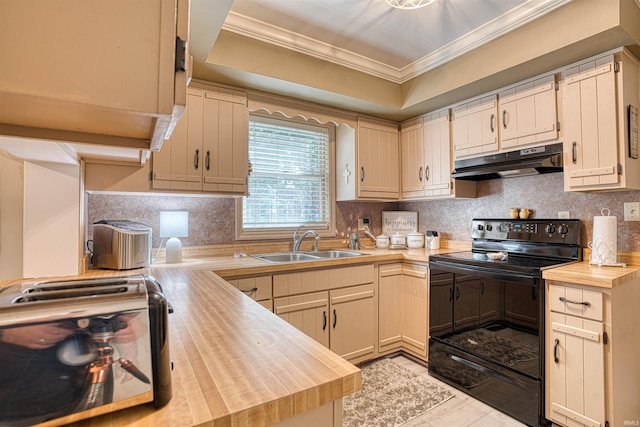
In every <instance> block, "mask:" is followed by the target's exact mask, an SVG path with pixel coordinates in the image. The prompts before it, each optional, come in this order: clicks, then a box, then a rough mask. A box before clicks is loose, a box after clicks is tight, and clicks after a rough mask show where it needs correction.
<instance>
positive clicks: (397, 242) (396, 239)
mask: <svg viewBox="0 0 640 427" xmlns="http://www.w3.org/2000/svg"><path fill="white" fill-rule="evenodd" d="M390 240H391V246H405V245H406V244H407V239H406V238H405V237H404V235H402V234H400V233H396V234H393V235H392V236H391V239H390Z"/></svg>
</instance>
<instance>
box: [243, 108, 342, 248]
mask: <svg viewBox="0 0 640 427" xmlns="http://www.w3.org/2000/svg"><path fill="white" fill-rule="evenodd" d="M330 136H331V132H330V128H329V127H327V126H321V125H309V124H302V123H298V122H294V121H286V120H280V119H273V118H266V117H261V116H253V115H252V116H251V117H250V118H249V160H250V161H251V165H252V172H251V174H250V175H249V196H247V197H244V198H243V199H242V230H240V233H238V234H239V236H238V237H239V238H242V237H244V238H256V237H260V236H262V237H269V238H273V237H291V230H292V229H295V228H297V227H298V226H300V225H304V226H305V228H313V229H315V230H316V231H318V232H319V233H321V234H324V235H327V234H326V233H322V231H323V230H324V231H328V232H331V233H332V232H333V227H332V211H333V209H332V197H331V190H330V189H331V167H330V165H331V149H330V147H331V144H330V139H331V138H330ZM331 235H332V234H331Z"/></svg>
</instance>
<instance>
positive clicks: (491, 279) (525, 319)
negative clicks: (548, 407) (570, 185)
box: [429, 219, 581, 426]
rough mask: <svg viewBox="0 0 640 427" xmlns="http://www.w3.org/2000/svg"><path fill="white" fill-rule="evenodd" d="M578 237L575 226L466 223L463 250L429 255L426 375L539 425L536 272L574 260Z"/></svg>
mask: <svg viewBox="0 0 640 427" xmlns="http://www.w3.org/2000/svg"><path fill="white" fill-rule="evenodd" d="M579 235H580V222H579V220H558V219H526V220H521V219H474V220H473V223H472V229H471V238H472V249H471V251H465V252H453V253H448V254H441V255H432V256H430V258H429V277H430V290H429V292H430V303H429V304H430V308H429V310H430V314H429V334H430V339H429V371H430V373H431V374H432V375H434V376H436V377H438V378H440V379H442V380H443V381H445V382H447V383H449V384H451V385H453V386H454V387H456V388H458V389H460V390H462V391H464V392H466V393H468V394H470V395H472V396H474V397H476V398H477V399H479V400H481V401H483V402H485V403H487V404H489V405H491V406H493V407H495V408H496V409H498V410H500V411H502V412H504V413H506V414H508V415H510V416H512V417H513V418H516V419H518V420H520V421H522V422H523V423H525V424H527V425H531V426H538V425H546V424H547V421H546V420H545V418H544V357H543V355H544V312H545V311H544V301H545V297H544V281H543V279H542V271H543V270H544V269H547V268H552V267H555V266H558V265H561V264H565V263H569V262H575V261H578V260H580V257H581V252H580V245H579ZM498 253H501V255H498V256H499V258H498V259H491V258H490V257H488V256H487V255H488V254H489V255H490V254H498Z"/></svg>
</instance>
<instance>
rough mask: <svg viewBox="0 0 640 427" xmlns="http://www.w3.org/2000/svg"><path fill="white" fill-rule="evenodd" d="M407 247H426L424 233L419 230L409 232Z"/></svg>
mask: <svg viewBox="0 0 640 427" xmlns="http://www.w3.org/2000/svg"><path fill="white" fill-rule="evenodd" d="M407 247H408V248H409V249H417V248H422V247H424V234H422V233H418V232H413V233H407Z"/></svg>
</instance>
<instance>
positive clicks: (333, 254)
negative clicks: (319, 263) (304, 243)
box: [305, 249, 364, 258]
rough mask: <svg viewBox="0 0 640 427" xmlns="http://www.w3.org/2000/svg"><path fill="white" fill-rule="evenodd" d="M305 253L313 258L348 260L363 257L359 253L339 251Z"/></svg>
mask: <svg viewBox="0 0 640 427" xmlns="http://www.w3.org/2000/svg"><path fill="white" fill-rule="evenodd" d="M305 253H307V254H310V255H313V256H317V257H320V258H350V257H354V256H361V255H364V254H362V253H360V252H353V251H343V250H340V249H333V250H328V251H316V252H305Z"/></svg>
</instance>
